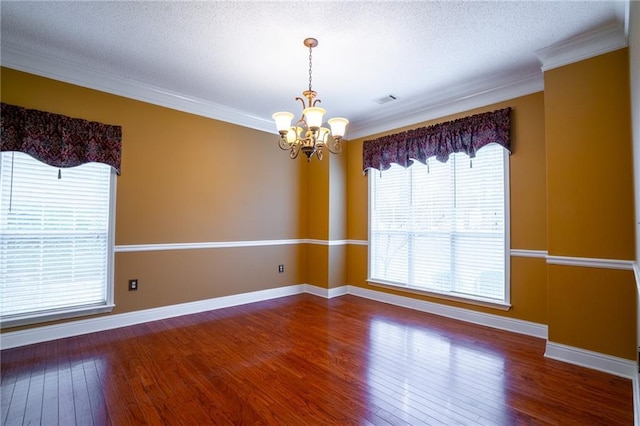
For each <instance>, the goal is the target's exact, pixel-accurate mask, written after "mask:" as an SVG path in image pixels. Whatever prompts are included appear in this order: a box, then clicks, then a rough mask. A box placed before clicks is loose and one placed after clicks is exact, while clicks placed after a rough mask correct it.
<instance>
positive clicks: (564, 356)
mask: <svg viewBox="0 0 640 426" xmlns="http://www.w3.org/2000/svg"><path fill="white" fill-rule="evenodd" d="M544 356H545V357H547V358H551V359H555V360H557V361H562V362H567V363H569V364H575V365H579V366H581V367H587V368H591V369H592V370H598V371H602V372H604V373H609V374H613V375H616V376H620V377H625V378H627V379H631V380H634V379H637V376H638V365H637V364H636V363H635V362H634V361H632V360H630V359H625V358H618V357H616V356H613V355H605V354H602V353H599V352H593V351H589V350H587V349H581V348H576V347H574V346H567V345H563V344H560V343H554V342H550V341H547V347H546V350H545V352H544Z"/></svg>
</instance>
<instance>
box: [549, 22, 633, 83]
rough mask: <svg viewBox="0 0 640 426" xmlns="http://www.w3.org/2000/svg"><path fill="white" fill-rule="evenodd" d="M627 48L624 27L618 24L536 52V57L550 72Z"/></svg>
mask: <svg viewBox="0 0 640 426" xmlns="http://www.w3.org/2000/svg"><path fill="white" fill-rule="evenodd" d="M626 46H627V37H626V35H625V29H624V26H622V25H620V24H617V23H616V24H612V25H608V26H605V27H602V28H598V29H595V30H593V31H589V32H587V33H584V34H581V35H579V36H577V37H573V38H570V39H568V40H565V41H562V42H560V43H556V44H553V45H551V46H548V47H545V48H543V49H540V50H536V55H538V57H539V58H540V61H541V62H542V71H548V70H551V69H554V68H558V67H561V66H564V65H568V64H572V63H574V62H578V61H582V60H585V59H589V58H592V57H594V56H598V55H602V54H605V53H608V52H613V51H614V50H618V49H621V48H623V47H626Z"/></svg>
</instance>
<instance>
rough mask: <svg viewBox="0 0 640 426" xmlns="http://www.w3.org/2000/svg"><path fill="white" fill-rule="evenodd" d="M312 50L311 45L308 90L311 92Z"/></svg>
mask: <svg viewBox="0 0 640 426" xmlns="http://www.w3.org/2000/svg"><path fill="white" fill-rule="evenodd" d="M312 50H313V47H311V46H310V47H309V91H310V92H311V64H312V61H311V52H312Z"/></svg>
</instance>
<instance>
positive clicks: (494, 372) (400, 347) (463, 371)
mask: <svg viewBox="0 0 640 426" xmlns="http://www.w3.org/2000/svg"><path fill="white" fill-rule="evenodd" d="M369 334H370V336H369V337H370V352H369V353H370V356H369V361H368V369H367V378H368V385H369V391H370V394H371V395H372V397H373V398H374V399H376V400H379V401H386V400H390V399H393V400H395V401H400V402H401V406H402V407H403V409H402V410H401V411H400V410H397V409H396V410H395V412H393V414H394V415H396V416H398V417H401V418H402V419H403V420H405V421H409V422H410V423H415V421H416V420H420V421H423V422H429V423H431V422H442V423H451V422H454V423H470V422H481V423H482V422H484V423H492V422H499V421H500V420H501V419H504V417H505V415H506V413H505V409H506V407H505V406H504V404H503V402H504V399H505V392H504V378H505V371H504V368H505V360H504V358H503V356H501V355H500V354H498V353H491V352H490V351H488V350H487V349H485V348H478V349H476V348H474V347H473V346H472V345H470V343H469V342H463V343H456V342H455V341H452V339H451V338H450V337H447V336H446V335H443V334H440V333H438V332H436V331H431V330H429V329H427V328H425V327H422V328H420V327H415V326H411V325H406V324H400V323H397V322H394V321H390V320H388V319H384V318H375V319H372V321H371V323H370V328H369ZM396 405H397V404H396Z"/></svg>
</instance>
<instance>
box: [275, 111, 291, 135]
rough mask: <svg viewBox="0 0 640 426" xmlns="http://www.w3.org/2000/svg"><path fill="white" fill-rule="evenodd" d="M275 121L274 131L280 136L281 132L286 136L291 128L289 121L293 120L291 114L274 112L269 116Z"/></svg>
mask: <svg viewBox="0 0 640 426" xmlns="http://www.w3.org/2000/svg"><path fill="white" fill-rule="evenodd" d="M271 118H273V119H274V120H275V121H276V129H278V132H279V133H280V134H283V132H284V133H285V134H286V133H287V132H288V131H289V128H290V127H291V120H293V114H291V113H290V112H276V113H275V114H273V115H272V116H271Z"/></svg>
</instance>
